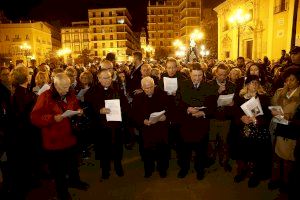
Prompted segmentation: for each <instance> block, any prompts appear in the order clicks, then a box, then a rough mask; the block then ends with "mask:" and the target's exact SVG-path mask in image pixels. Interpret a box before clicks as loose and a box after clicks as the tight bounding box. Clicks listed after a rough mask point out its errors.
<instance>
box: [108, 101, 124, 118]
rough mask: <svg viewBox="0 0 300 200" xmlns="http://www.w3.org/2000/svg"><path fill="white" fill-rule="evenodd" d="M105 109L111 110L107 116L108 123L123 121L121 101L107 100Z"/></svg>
mask: <svg viewBox="0 0 300 200" xmlns="http://www.w3.org/2000/svg"><path fill="white" fill-rule="evenodd" d="M105 108H108V109H110V113H109V114H106V120H107V121H108V122H109V121H115V122H121V121H122V114H121V105H120V99H110V100H105Z"/></svg>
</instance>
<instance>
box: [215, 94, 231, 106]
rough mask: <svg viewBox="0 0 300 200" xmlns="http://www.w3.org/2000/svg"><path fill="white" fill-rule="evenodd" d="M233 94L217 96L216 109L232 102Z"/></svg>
mask: <svg viewBox="0 0 300 200" xmlns="http://www.w3.org/2000/svg"><path fill="white" fill-rule="evenodd" d="M233 96H234V93H233V94H227V95H219V98H218V101H217V103H218V107H220V106H228V105H229V104H230V103H231V102H232V101H233Z"/></svg>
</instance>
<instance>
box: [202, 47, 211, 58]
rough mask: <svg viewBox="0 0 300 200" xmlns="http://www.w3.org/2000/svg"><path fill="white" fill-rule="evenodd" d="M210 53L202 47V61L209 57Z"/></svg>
mask: <svg viewBox="0 0 300 200" xmlns="http://www.w3.org/2000/svg"><path fill="white" fill-rule="evenodd" d="M209 53H210V52H209V50H206V49H205V46H204V45H201V51H200V55H201V57H202V60H203V57H206V56H209Z"/></svg>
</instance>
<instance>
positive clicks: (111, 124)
mask: <svg viewBox="0 0 300 200" xmlns="http://www.w3.org/2000/svg"><path fill="white" fill-rule="evenodd" d="M98 79H99V82H100V84H98V85H97V86H94V88H92V89H91V90H89V91H88V92H87V93H86V94H85V96H84V98H85V101H86V102H87V105H88V107H89V109H88V112H89V114H90V116H91V117H92V119H93V124H94V130H95V133H94V134H95V153H96V159H99V160H100V166H101V168H102V179H108V178H109V176H110V161H111V160H113V161H114V169H115V171H116V174H117V175H118V176H123V175H124V171H123V167H122V164H121V160H122V157H123V134H122V131H121V127H122V126H121V122H119V121H107V119H106V114H109V113H110V112H111V110H110V109H109V108H106V107H105V100H111V99H119V100H120V106H121V110H123V111H124V109H126V107H127V106H126V102H127V101H126V99H125V97H124V96H123V95H122V93H121V92H120V90H119V88H118V87H117V84H112V74H111V73H110V72H109V71H108V70H102V71H100V72H99V73H98Z"/></svg>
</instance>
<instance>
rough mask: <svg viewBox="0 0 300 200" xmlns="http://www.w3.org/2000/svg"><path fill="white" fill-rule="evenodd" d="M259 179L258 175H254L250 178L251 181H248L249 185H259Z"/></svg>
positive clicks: (250, 186)
mask: <svg viewBox="0 0 300 200" xmlns="http://www.w3.org/2000/svg"><path fill="white" fill-rule="evenodd" d="M259 182H260V181H259V179H258V178H257V177H256V176H252V177H250V178H249V181H248V187H249V188H255V187H257V186H258V185H259Z"/></svg>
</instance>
